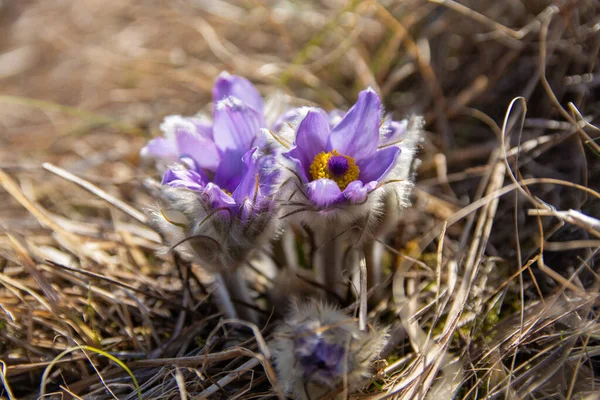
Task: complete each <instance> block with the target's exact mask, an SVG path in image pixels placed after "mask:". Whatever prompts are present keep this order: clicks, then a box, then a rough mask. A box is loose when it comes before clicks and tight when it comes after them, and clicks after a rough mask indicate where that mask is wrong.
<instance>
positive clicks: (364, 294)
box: [352, 250, 368, 332]
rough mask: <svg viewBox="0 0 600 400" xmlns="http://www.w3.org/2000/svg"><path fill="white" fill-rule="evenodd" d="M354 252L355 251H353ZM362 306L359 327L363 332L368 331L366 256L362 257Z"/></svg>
mask: <svg viewBox="0 0 600 400" xmlns="http://www.w3.org/2000/svg"><path fill="white" fill-rule="evenodd" d="M352 251H354V250H352ZM358 265H359V268H360V306H359V308H358V327H359V329H360V330H361V331H362V332H366V331H367V311H368V310H367V261H366V259H365V255H364V254H361V255H360V261H359V262H358Z"/></svg>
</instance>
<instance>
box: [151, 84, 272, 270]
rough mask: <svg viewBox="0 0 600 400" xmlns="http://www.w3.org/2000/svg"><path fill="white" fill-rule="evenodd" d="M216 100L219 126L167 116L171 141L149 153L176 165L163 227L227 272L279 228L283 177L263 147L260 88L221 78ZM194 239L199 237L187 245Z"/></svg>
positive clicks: (154, 144)
mask: <svg viewBox="0 0 600 400" xmlns="http://www.w3.org/2000/svg"><path fill="white" fill-rule="evenodd" d="M213 99H214V100H215V101H217V102H216V104H215V105H214V111H213V119H214V121H213V123H212V124H210V123H209V122H207V121H205V120H204V121H203V120H200V119H197V118H182V117H179V116H171V117H167V118H166V119H165V122H164V123H163V124H162V126H161V128H162V130H163V131H164V133H165V136H164V137H160V138H156V139H154V140H152V141H151V142H150V143H149V144H148V145H147V146H146V147H145V148H144V149H143V150H142V154H143V155H145V156H146V157H150V158H152V159H154V160H155V161H156V162H157V165H159V166H160V165H162V164H165V163H168V164H169V165H170V167H168V168H167V170H166V172H165V173H164V176H163V179H162V184H163V185H164V187H165V188H164V189H163V197H164V198H167V199H168V200H167V208H166V209H160V210H157V211H156V212H155V216H156V218H155V221H156V222H157V224H158V226H159V229H161V230H162V231H163V232H168V233H169V234H170V236H171V237H172V238H171V240H169V242H170V243H171V244H175V243H177V244H178V245H181V246H183V248H182V249H184V248H185V247H189V246H192V247H193V248H194V249H193V250H195V253H196V254H195V255H196V256H200V259H201V260H202V261H205V262H206V264H207V265H208V266H209V267H213V268H217V269H221V268H227V267H228V266H235V265H236V264H237V263H239V261H241V260H242V259H243V258H244V256H245V255H247V253H248V252H249V251H250V250H251V249H252V248H253V247H254V246H253V244H255V243H256V242H257V238H258V237H260V236H261V235H260V233H263V232H265V228H266V226H267V225H268V224H269V223H270V222H271V220H272V210H273V201H272V194H273V193H272V192H273V183H274V180H275V178H276V176H277V172H276V170H275V169H274V168H273V166H274V161H273V158H272V156H270V155H265V154H263V152H262V151H261V149H259V148H258V147H257V146H256V145H257V143H258V141H259V134H260V130H261V128H262V127H264V125H265V119H264V116H263V115H262V109H263V101H262V98H261V97H260V95H259V93H258V91H257V90H256V89H255V88H254V87H253V86H252V84H250V82H248V81H247V80H246V79H244V78H241V77H237V76H231V75H229V74H221V75H220V76H219V78H218V79H217V81H216V83H215V87H214V90H213ZM173 216H175V217H173ZM175 220H178V221H180V222H181V221H184V222H183V223H180V222H176V221H175ZM250 224H251V225H252V227H253V230H251V231H249V230H248V228H247V227H248V225H250ZM173 226H175V227H176V228H173ZM254 228H256V229H261V230H260V231H255V230H254ZM266 232H268V230H266ZM174 233H177V234H175V235H174ZM186 238H195V239H194V240H190V241H189V243H187V244H186V243H181V244H179V243H180V242H181V241H182V240H184V239H186ZM207 241H208V242H207ZM198 243H203V245H202V246H199V245H198ZM195 244H196V245H195ZM207 246H208V247H207ZM215 247H216V248H218V249H219V251H215ZM203 249H204V250H206V251H202V250H203Z"/></svg>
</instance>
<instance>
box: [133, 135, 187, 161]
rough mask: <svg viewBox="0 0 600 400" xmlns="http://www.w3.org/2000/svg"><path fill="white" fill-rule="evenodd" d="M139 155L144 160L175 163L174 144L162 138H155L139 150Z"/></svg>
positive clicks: (175, 149)
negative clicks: (150, 159)
mask: <svg viewBox="0 0 600 400" xmlns="http://www.w3.org/2000/svg"><path fill="white" fill-rule="evenodd" d="M140 155H141V156H142V157H144V158H152V159H161V160H164V161H166V162H167V163H168V162H174V161H177V158H178V156H177V146H176V145H175V143H174V142H172V141H170V140H167V139H165V138H164V137H156V138H154V139H152V140H150V141H149V142H148V144H147V145H146V146H145V147H144V148H143V149H142V150H141V152H140Z"/></svg>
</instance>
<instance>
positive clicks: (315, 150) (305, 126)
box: [286, 109, 329, 179]
mask: <svg viewBox="0 0 600 400" xmlns="http://www.w3.org/2000/svg"><path fill="white" fill-rule="evenodd" d="M328 135H329V124H328V122H327V120H326V119H325V117H324V116H323V114H322V113H321V111H320V110H318V109H312V110H310V111H309V112H308V113H307V114H306V117H304V119H303V120H302V122H301V123H300V125H299V126H298V133H297V134H296V143H295V145H296V146H295V147H293V148H292V149H291V150H290V151H289V152H287V153H286V155H287V156H288V157H291V158H294V159H296V160H298V161H299V162H300V166H301V169H302V171H303V172H304V176H305V177H306V178H308V179H310V175H309V171H310V165H311V164H312V162H313V160H314V158H315V156H316V155H317V154H319V153H320V152H322V151H324V150H325V145H326V143H327V136H328Z"/></svg>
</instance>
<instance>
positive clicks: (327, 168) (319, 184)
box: [284, 89, 400, 208]
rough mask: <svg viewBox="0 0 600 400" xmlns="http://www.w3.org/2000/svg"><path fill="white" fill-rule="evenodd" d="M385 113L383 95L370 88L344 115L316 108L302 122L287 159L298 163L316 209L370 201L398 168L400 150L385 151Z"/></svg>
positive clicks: (391, 146)
mask: <svg viewBox="0 0 600 400" xmlns="http://www.w3.org/2000/svg"><path fill="white" fill-rule="evenodd" d="M381 113H382V109H381V102H380V100H379V96H378V95H377V93H375V92H374V91H373V90H372V89H367V90H364V91H362V92H360V94H359V96H358V101H357V102H356V104H355V105H354V106H353V107H352V108H351V109H350V110H349V111H348V112H347V113H346V114H345V115H343V116H341V113H340V112H339V111H335V112H333V113H331V115H327V114H326V113H325V112H324V111H322V110H319V109H311V110H310V111H308V113H307V114H306V117H305V118H304V119H303V120H302V122H301V123H300V124H299V126H298V128H297V132H296V139H295V143H294V147H293V148H292V149H291V150H290V151H288V152H287V153H284V155H285V156H286V157H288V158H289V159H291V160H292V161H293V162H294V163H295V164H296V171H297V173H298V175H299V177H300V179H301V181H302V183H303V184H304V185H305V188H306V193H307V195H308V198H309V199H310V201H311V202H312V203H313V204H314V205H315V206H316V207H317V208H328V207H331V206H335V205H338V204H343V203H350V204H357V203H363V202H365V201H366V199H367V196H368V195H369V194H370V193H371V192H373V191H374V190H375V189H377V188H378V187H379V186H380V184H381V183H382V182H383V181H384V179H385V178H386V176H387V175H388V174H389V173H390V171H391V170H392V169H393V168H394V166H395V165H396V161H397V159H398V156H399V155H400V147H399V146H397V145H390V146H387V147H384V148H380V146H381V145H382V143H381V135H380V128H381V125H382V124H381ZM336 120H339V122H338V123H337V124H335V122H336ZM331 122H333V123H334V124H335V125H334V126H333V127H332V128H330V123H331ZM386 142H387V141H386Z"/></svg>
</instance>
